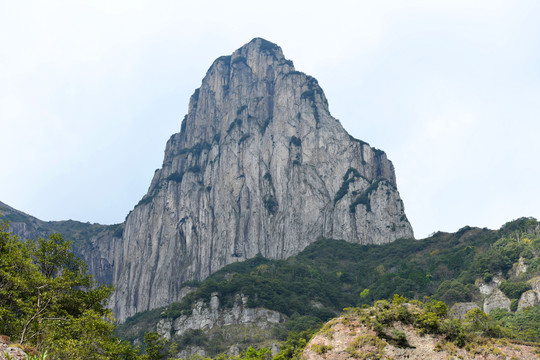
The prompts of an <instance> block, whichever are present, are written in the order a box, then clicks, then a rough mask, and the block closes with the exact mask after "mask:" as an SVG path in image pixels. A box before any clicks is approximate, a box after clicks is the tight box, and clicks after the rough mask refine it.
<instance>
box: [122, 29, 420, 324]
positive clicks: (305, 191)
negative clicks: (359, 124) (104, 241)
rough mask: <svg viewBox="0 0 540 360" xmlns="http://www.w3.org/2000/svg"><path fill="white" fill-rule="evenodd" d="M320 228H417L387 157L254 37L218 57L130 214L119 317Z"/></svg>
mask: <svg viewBox="0 0 540 360" xmlns="http://www.w3.org/2000/svg"><path fill="white" fill-rule="evenodd" d="M321 236H324V237H333V238H338V239H344V240H347V241H350V242H355V243H361V244H382V243H387V242H390V241H393V240H395V239H398V238H404V237H406V238H410V237H412V236H413V232H412V228H411V226H410V224H409V222H408V220H407V217H406V216H405V212H404V208H403V202H402V201H401V199H400V197H399V193H398V191H397V188H396V179H395V174H394V169H393V166H392V163H391V162H390V161H389V160H388V159H387V157H386V154H385V153H384V152H382V151H380V150H377V149H374V148H372V147H370V146H369V144H367V143H365V142H363V141H360V140H357V139H354V138H353V137H351V136H350V135H349V134H347V132H346V131H345V130H344V129H343V127H342V126H341V124H340V123H339V121H338V120H336V119H334V118H333V117H332V116H331V115H330V112H329V110H328V103H327V100H326V98H325V95H324V93H323V91H322V89H321V88H320V87H319V85H318V83H317V80H315V79H314V78H312V77H310V76H308V75H306V74H304V73H301V72H298V71H295V69H294V66H293V63H292V62H291V61H289V60H287V59H285V57H284V56H283V53H282V51H281V49H280V48H279V47H278V46H277V45H275V44H272V43H270V42H268V41H266V40H263V39H254V40H252V41H251V42H249V43H248V44H246V45H244V46H243V47H241V48H240V49H238V50H236V51H235V52H234V53H233V54H232V55H231V56H223V57H220V58H218V59H217V60H216V61H215V62H214V63H213V64H212V66H211V67H210V69H209V70H208V72H207V74H206V76H205V77H204V79H203V81H202V84H201V87H200V88H199V89H197V90H196V91H195V93H194V94H193V95H192V97H191V99H190V103H189V111H188V114H187V115H186V117H185V118H184V120H183V121H182V124H181V130H180V132H179V133H177V134H174V135H173V136H172V137H171V138H170V140H169V141H168V142H167V145H166V149H165V158H164V161H163V166H162V168H161V169H159V170H157V171H156V173H155V175H154V178H153V180H152V183H151V185H150V187H149V190H148V193H147V194H146V195H145V196H144V197H143V198H142V200H141V201H140V202H139V204H138V205H137V206H136V207H135V208H134V210H133V211H132V212H131V213H130V214H129V215H128V217H127V220H126V224H125V230H124V233H123V243H122V249H119V250H118V249H117V250H118V251H115V253H116V254H118V255H117V256H115V259H114V269H113V284H114V285H115V286H116V288H117V290H116V293H115V294H114V296H113V299H112V306H113V310H114V312H115V314H116V316H117V317H118V318H119V320H120V321H123V320H125V319H126V317H128V316H130V315H133V314H135V313H136V312H139V311H144V310H148V309H152V308H155V307H159V306H163V305H166V304H169V303H171V302H173V301H178V300H179V297H180V294H181V291H180V290H181V288H182V286H183V285H182V284H183V283H184V282H186V281H189V280H202V279H204V278H206V277H207V276H208V275H210V274H211V273H213V272H215V271H216V270H218V269H220V268H222V267H223V266H225V265H227V264H229V263H232V262H236V261H242V260H245V259H249V258H252V257H254V256H255V255H256V254H258V253H260V254H262V255H263V256H265V257H268V258H272V259H284V258H287V257H289V256H291V255H295V254H297V253H298V252H300V251H301V250H302V249H304V248H305V247H306V246H307V245H308V244H309V243H311V242H313V241H315V240H317V238H319V237H321Z"/></svg>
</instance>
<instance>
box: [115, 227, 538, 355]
mask: <svg viewBox="0 0 540 360" xmlns="http://www.w3.org/2000/svg"><path fill="white" fill-rule="evenodd" d="M539 252H540V233H539V223H538V222H537V221H536V220H535V219H532V218H522V219H518V220H516V221H513V222H509V223H507V224H505V225H504V226H503V227H502V228H501V229H500V230H498V231H495V230H488V229H478V228H470V227H464V228H462V229H460V230H459V231H458V232H456V233H453V234H450V233H441V232H439V233H436V234H434V235H433V236H432V237H430V238H427V239H424V240H412V239H409V240H407V239H405V240H397V241H395V242H393V243H390V244H386V245H358V244H351V243H347V242H345V241H341V240H332V239H321V240H319V241H317V242H315V243H313V244H311V245H310V246H308V247H307V248H306V249H305V250H304V251H303V252H301V253H300V254H299V255H297V256H295V257H291V258H289V259H287V260H279V261H276V260H268V259H265V258H263V257H261V256H259V257H256V258H254V259H251V260H247V261H245V262H241V263H235V264H231V265H229V266H227V267H225V268H223V269H222V270H220V271H218V272H216V273H215V274H213V275H212V276H210V277H209V278H208V279H206V280H205V281H203V282H201V283H191V284H189V285H190V286H195V287H196V290H195V291H193V292H191V293H190V294H188V295H187V296H186V297H185V298H184V299H183V300H182V302H180V303H175V304H171V305H170V306H168V307H166V308H163V309H156V310H153V311H152V312H147V313H141V314H138V315H137V316H135V317H133V318H131V319H128V321H126V323H125V324H123V325H121V326H120V327H119V329H118V334H119V335H120V337H122V338H125V339H129V340H131V341H134V340H135V339H137V338H138V339H139V340H140V341H142V337H143V335H144V329H148V328H149V327H150V328H151V327H152V326H154V325H155V324H156V323H157V322H158V321H159V320H160V319H162V318H169V319H176V318H178V317H180V316H182V315H189V314H191V311H192V308H193V306H194V304H195V303H196V302H197V301H198V300H199V299H202V300H204V301H205V302H207V303H208V302H209V301H210V298H211V295H212V294H213V293H217V295H218V297H219V299H220V303H221V306H222V307H225V308H227V307H232V306H233V304H234V301H235V296H236V295H237V294H244V295H245V296H247V297H248V304H247V305H248V306H249V307H264V308H267V309H271V310H275V311H279V312H281V313H283V314H285V315H287V316H288V318H289V321H288V322H287V323H286V324H285V325H284V326H281V327H279V326H278V327H276V329H275V330H274V338H275V339H276V340H281V341H283V340H285V339H286V338H287V334H288V333H289V332H290V331H295V332H302V331H306V330H310V329H317V328H318V327H320V326H321V324H322V323H323V322H325V321H327V320H329V319H331V318H333V317H335V316H336V315H337V314H339V313H340V312H341V310H342V309H343V308H346V307H351V306H352V307H355V306H362V305H368V304H373V302H375V301H377V300H379V299H391V298H392V296H393V295H394V294H396V293H398V294H403V295H404V296H406V297H408V298H412V299H423V298H424V297H425V296H430V297H433V298H434V299H438V300H441V301H444V302H445V303H446V304H447V305H448V306H451V305H453V304H454V303H456V302H464V301H476V302H477V303H478V304H479V305H480V306H481V305H482V304H481V301H482V299H483V298H482V295H481V294H480V292H479V290H478V287H477V286H476V285H475V282H476V281H477V280H481V281H489V280H491V279H492V278H493V277H494V276H496V277H503V278H505V279H506V281H505V282H503V283H502V284H501V289H502V290H503V292H505V293H506V294H507V295H508V296H509V297H510V299H512V300H513V301H512V306H513V307H514V310H515V307H517V299H518V298H519V296H520V295H521V293H522V292H523V291H526V290H528V289H530V285H529V284H528V283H527V280H528V279H531V278H532V277H534V276H538V275H539V274H540V271H539V270H540V269H539V264H540V263H539V260H538V253H539ZM520 259H521V263H522V264H523V265H524V266H525V267H526V271H524V272H521V273H519V274H517V273H516V271H515V269H513V265H514V264H517V263H519V262H520ZM539 313H540V311H539V308H538V307H537V306H536V307H533V308H530V309H526V310H523V311H520V312H508V311H501V310H497V311H496V312H495V314H494V318H495V319H496V320H497V321H499V322H500V324H501V325H504V326H506V327H507V328H511V329H513V333H514V335H513V336H514V337H516V338H520V339H523V340H532V341H539V340H540V333H539V330H538V329H540V326H539V324H540V318H539V317H538V314H539ZM143 324H144V325H143ZM137 329H138V330H137ZM189 336H190V335H189V334H187V335H183V336H182V337H180V338H176V341H178V342H179V343H181V344H186V343H187V344H190V343H197V344H199V345H202V346H204V345H205V344H212V335H210V334H207V333H204V332H202V331H198V332H196V333H195V334H194V335H193V336H196V338H197V340H196V341H195V340H193V339H190V338H189ZM174 341H175V338H174V337H173V342H174ZM246 345H247V344H246Z"/></svg>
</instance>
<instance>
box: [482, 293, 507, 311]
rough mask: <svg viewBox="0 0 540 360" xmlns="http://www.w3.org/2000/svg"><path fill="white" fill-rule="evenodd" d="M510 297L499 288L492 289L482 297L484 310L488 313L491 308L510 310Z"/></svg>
mask: <svg viewBox="0 0 540 360" xmlns="http://www.w3.org/2000/svg"><path fill="white" fill-rule="evenodd" d="M510 303H511V301H510V299H509V298H508V297H507V296H506V295H504V293H503V292H502V291H501V290H499V289H494V290H493V292H492V293H491V295H489V296H488V297H487V298H485V299H484V312H485V313H486V314H489V312H490V311H491V310H493V309H506V310H507V311H510Z"/></svg>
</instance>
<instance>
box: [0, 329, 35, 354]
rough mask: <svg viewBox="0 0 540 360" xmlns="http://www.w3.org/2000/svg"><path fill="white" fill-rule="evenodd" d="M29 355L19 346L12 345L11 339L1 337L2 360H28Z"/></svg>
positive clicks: (0, 350)
mask: <svg viewBox="0 0 540 360" xmlns="http://www.w3.org/2000/svg"><path fill="white" fill-rule="evenodd" d="M26 359H28V355H26V353H25V352H24V351H23V350H22V349H21V348H20V347H17V346H12V345H10V341H9V337H7V336H4V335H0V360H26Z"/></svg>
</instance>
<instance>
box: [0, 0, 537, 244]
mask: <svg viewBox="0 0 540 360" xmlns="http://www.w3.org/2000/svg"><path fill="white" fill-rule="evenodd" d="M539 16H540V2H539V1H519V0H513V1H496V0H490V1H471V0H467V1H461V0H454V1H433V0H425V1H414V0H408V1H403V0H396V1H332V2H330V1H313V0H312V1H292V0H288V1H266V2H257V1H232V0H229V1H156V0H154V1H142V0H141V1H135V0H130V1H110V0H109V1H96V0H93V1H72V0H70V1H54V0H53V1H50V0H49V1H24V0H17V1H15V0H12V1H8V0H0V126H1V130H0V143H1V146H2V149H3V152H2V156H1V157H0V169H1V171H2V173H1V176H0V201H3V202H5V203H7V204H9V205H10V206H13V207H15V208H17V209H19V210H21V211H24V212H26V213H28V214H31V215H33V216H36V217H38V218H40V219H42V220H67V219H73V220H80V221H84V222H86V221H89V222H97V223H103V224H112V223H119V222H122V221H123V220H124V218H125V216H126V214H127V213H128V212H129V211H130V210H131V209H132V208H133V207H134V205H135V204H136V203H137V202H138V201H139V200H140V198H141V197H142V196H143V195H144V194H145V193H146V191H147V189H148V186H149V185H150V180H151V178H152V176H153V174H154V170H155V169H157V168H159V167H161V163H162V160H163V151H164V149H165V143H166V141H167V139H168V138H169V137H170V136H171V135H172V134H173V133H175V132H178V131H179V129H180V121H181V119H182V118H183V117H184V115H185V114H186V112H187V105H188V100H189V96H190V95H191V94H192V93H193V91H194V90H195V89H196V88H197V87H199V86H200V83H201V80H202V78H203V77H204V75H205V73H206V71H207V69H208V68H209V66H210V65H211V63H212V62H213V60H214V59H216V58H217V57H219V56H221V55H228V54H230V53H232V52H233V51H234V50H235V49H237V48H239V47H240V46H242V45H243V44H245V43H247V42H249V41H250V40H251V39H252V38H254V37H263V38H265V39H267V40H269V41H272V42H274V43H276V44H278V45H279V46H281V48H282V49H283V52H284V54H285V56H286V57H287V58H288V59H290V60H292V61H293V62H294V64H295V67H296V69H297V70H299V71H303V72H305V73H307V74H309V75H312V76H314V77H315V78H316V79H318V80H319V84H320V85H321V87H322V88H323V90H324V91H325V93H326V96H327V98H328V101H329V104H330V112H331V113H332V115H333V116H334V117H336V118H337V119H339V120H340V121H341V123H342V125H343V127H344V128H345V129H346V130H347V131H348V132H349V133H350V134H351V135H353V136H354V137H356V138H359V139H362V140H364V141H366V142H368V143H370V144H371V145H372V146H375V147H377V148H379V149H382V150H384V151H385V152H386V153H387V154H388V157H389V158H390V159H391V160H392V162H393V163H394V166H395V169H396V174H397V182H398V189H399V191H400V194H401V196H402V198H403V200H404V203H405V210H406V213H407V215H408V217H409V220H410V221H411V223H412V226H413V228H414V231H415V235H416V237H417V238H423V237H426V236H427V235H428V234H430V233H432V232H435V231H439V230H441V231H456V230H458V229H459V228H461V227H463V226H465V225H470V226H478V227H489V228H499V227H500V226H501V225H502V224H503V223H505V222H507V221H510V220H513V219H515V218H518V217H521V216H533V217H536V218H540V191H539V190H538V183H539V179H540V161H539V159H538V157H539V155H540V21H538V18H539Z"/></svg>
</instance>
